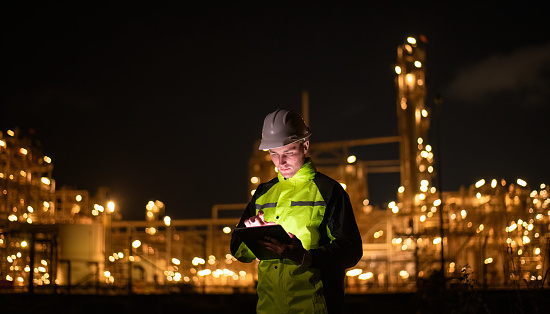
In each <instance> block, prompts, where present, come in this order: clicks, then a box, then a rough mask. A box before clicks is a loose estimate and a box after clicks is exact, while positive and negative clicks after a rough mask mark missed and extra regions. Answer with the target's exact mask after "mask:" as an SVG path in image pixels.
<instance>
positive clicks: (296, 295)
mask: <svg viewBox="0 0 550 314" xmlns="http://www.w3.org/2000/svg"><path fill="white" fill-rule="evenodd" d="M310 135H311V132H310V130H309V128H308V127H307V126H306V125H305V123H304V121H303V119H302V117H301V116H300V115H299V114H298V113H297V112H295V111H289V110H286V109H278V110H276V111H274V112H272V113H270V114H268V115H267V116H266V118H265V120H264V125H263V130H262V141H261V143H260V147H259V149H260V150H266V149H267V150H269V154H270V156H271V160H272V161H273V163H274V165H275V166H276V167H277V170H278V177H277V178H274V179H272V180H271V181H269V182H266V183H262V184H260V185H259V186H258V188H257V189H256V192H255V193H254V195H253V197H252V200H251V201H250V203H249V204H248V206H247V208H246V210H245V211H244V213H243V215H242V218H241V220H240V222H239V224H238V227H245V226H246V227H251V226H257V225H269V224H279V225H281V226H283V228H284V229H285V230H286V231H287V232H288V233H289V235H290V237H291V238H292V242H291V243H290V244H283V243H280V242H278V241H276V240H275V239H271V238H266V239H265V241H263V242H262V243H263V245H265V247H266V248H267V249H268V250H270V251H273V252H275V253H277V254H278V255H279V256H281V258H280V259H268V260H261V261H260V262H259V265H258V285H257V290H256V291H257V295H258V304H257V307H256V310H257V312H258V313H277V314H279V313H339V312H341V311H342V307H343V303H344V278H345V269H346V268H349V267H353V266H354V265H355V264H356V263H357V262H358V261H359V260H360V259H361V257H362V255H363V249H362V242H361V235H360V234H359V230H358V228H357V223H356V221H355V216H354V214H353V209H352V206H351V203H350V200H349V196H348V194H347V193H346V191H344V189H343V188H342V186H341V185H340V184H339V183H338V182H336V181H335V180H333V179H332V178H330V177H328V176H326V175H324V174H322V173H320V172H317V171H316V169H315V166H314V165H313V162H312V160H311V159H310V158H309V157H306V153H307V151H308V149H309V136H310ZM231 253H232V254H233V256H234V257H235V258H237V259H238V260H239V261H241V262H245V263H249V262H252V261H254V260H255V259H256V256H255V255H254V253H252V251H251V250H250V249H249V248H248V247H247V246H246V244H245V243H243V242H242V241H241V239H240V238H239V237H238V236H237V235H236V234H235V233H234V234H233V235H232V239H231Z"/></svg>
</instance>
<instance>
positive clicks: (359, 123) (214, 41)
mask: <svg viewBox="0 0 550 314" xmlns="http://www.w3.org/2000/svg"><path fill="white" fill-rule="evenodd" d="M49 2H51V1H48V3H39V2H37V3H34V4H30V3H28V2H26V1H3V3H2V5H1V9H0V14H1V16H0V18H1V21H2V22H1V23H2V31H1V32H0V33H1V36H2V37H1V42H0V44H1V46H0V49H1V52H2V67H1V70H0V72H1V75H2V92H1V94H0V97H1V98H0V99H1V105H2V108H1V113H0V126H1V129H2V130H3V131H5V130H7V129H10V128H13V127H15V126H18V127H19V128H20V129H21V132H22V133H26V132H28V131H29V130H30V129H32V130H34V136H35V137H36V138H37V139H38V140H39V141H40V142H41V143H42V146H43V149H44V152H45V154H46V155H48V156H50V157H51V158H52V160H53V163H54V172H53V178H54V179H55V180H56V182H57V188H60V187H61V186H69V187H73V188H77V189H87V190H89V191H90V192H91V194H94V193H95V191H96V189H97V187H98V186H107V187H110V188H111V190H112V196H113V199H114V200H115V201H116V202H117V204H118V205H119V209H120V210H121V212H122V215H123V218H125V219H144V216H145V205H146V203H147V202H148V201H149V200H156V199H158V200H161V201H163V202H164V203H165V205H166V212H167V214H168V215H170V216H172V218H173V219H181V218H203V217H209V214H210V209H211V207H212V205H213V204H222V203H244V202H247V200H248V197H249V194H248V190H247V182H248V181H247V180H248V173H247V171H248V169H247V167H248V158H249V156H250V154H251V153H252V151H253V150H254V149H256V147H254V142H255V140H257V139H259V138H260V137H261V128H262V123H263V118H264V116H265V115H266V114H267V113H269V112H271V111H273V110H275V109H276V108H278V107H286V108H290V109H296V110H301V93H302V91H303V90H307V91H308V92H309V97H310V122H311V129H312V131H313V136H312V138H311V141H312V145H315V142H326V141H335V140H347V139H359V138H370V137H378V136H391V135H396V134H397V117H396V100H395V99H396V90H395V86H394V75H395V74H394V71H393V67H394V63H395V61H396V51H397V46H398V45H400V44H401V43H403V42H404V40H405V39H406V37H407V36H417V37H418V35H420V34H423V35H425V36H426V38H427V39H428V45H427V60H426V64H425V66H426V69H427V77H426V84H427V88H428V97H427V100H426V102H427V105H428V106H433V99H434V97H435V95H437V94H441V95H442V97H443V105H442V120H441V126H442V127H441V139H442V146H441V148H442V154H441V158H442V159H441V161H442V164H443V167H442V176H443V190H445V191H453V190H458V188H459V187H460V186H469V185H471V184H473V183H475V182H476V181H477V180H479V179H481V178H485V179H492V178H505V179H506V180H508V181H515V180H516V179H517V178H518V177H519V178H523V179H525V180H526V181H527V182H528V183H529V184H530V185H531V186H532V187H533V188H535V187H538V186H539V185H540V184H541V183H547V184H550V170H549V164H548V160H549V153H550V150H549V141H548V139H549V135H550V127H549V125H550V123H549V122H548V121H549V114H550V100H549V96H550V27H549V26H548V21H547V20H548V18H547V14H546V13H545V11H544V10H542V8H541V7H540V5H539V4H536V5H535V4H531V3H534V2H531V1H522V3H521V4H519V3H518V2H517V1H516V2H513V3H514V4H513V5H512V4H510V3H508V2H502V1H499V2H494V3H489V2H485V1H478V2H476V4H475V5H469V4H468V3H467V2H460V3H458V2H457V4H459V6H456V7H453V6H450V5H448V4H445V5H441V4H436V2H433V3H425V4H424V5H421V6H418V5H417V4H414V5H413V4H403V3H401V2H395V1H384V2H383V4H377V5H373V4H370V3H367V2H366V1H365V2H364V3H362V4H352V2H343V3H344V4H339V5H338V6H321V5H318V4H300V5H297V4H294V3H293V4H288V5H284V4H280V3H276V2H270V4H271V6H267V5H265V4H259V2H250V5H248V6H245V5H236V4H234V3H231V4H226V5H214V4H213V2H209V4H208V5H203V6H200V5H190V4H189V2H184V1H177V2H167V1H163V2H162V4H159V2H160V1H156V2H152V1H151V2H150V3H148V4H147V3H146V4H137V3H135V2H127V3H126V4H124V5H123V4H113V3H111V2H86V1H75V3H77V4H61V3H62V2H57V4H55V3H54V4H52V3H49ZM380 2H381V3H382V1H380ZM140 3H141V2H140ZM311 3H313V2H311ZM411 3H412V2H411ZM432 125H435V124H432ZM432 144H435V143H433V140H432ZM367 158H368V156H367ZM388 158H391V159H397V158H398V156H395V155H394V156H388ZM436 158H437V156H436ZM374 178H375V179H376V181H371V182H369V184H370V185H371V186H375V187H376V188H375V189H374V190H375V191H376V193H375V195H372V199H373V200H375V202H377V203H380V204H383V203H384V202H388V201H391V200H393V199H394V197H395V193H396V189H397V187H398V185H399V182H398V177H397V179H396V177H395V176H393V177H392V176H390V178H389V179H385V178H383V176H376V177H374ZM373 180H374V179H373Z"/></svg>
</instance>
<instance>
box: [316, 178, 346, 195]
mask: <svg viewBox="0 0 550 314" xmlns="http://www.w3.org/2000/svg"><path fill="white" fill-rule="evenodd" d="M313 182H315V184H316V185H317V188H318V189H319V192H320V193H321V195H323V198H325V200H329V199H330V198H331V197H332V195H333V193H342V192H345V191H344V188H343V187H342V185H341V184H340V183H338V181H336V180H334V179H333V178H331V177H329V176H327V175H326V174H324V173H322V172H317V173H316V174H315V177H314V178H313Z"/></svg>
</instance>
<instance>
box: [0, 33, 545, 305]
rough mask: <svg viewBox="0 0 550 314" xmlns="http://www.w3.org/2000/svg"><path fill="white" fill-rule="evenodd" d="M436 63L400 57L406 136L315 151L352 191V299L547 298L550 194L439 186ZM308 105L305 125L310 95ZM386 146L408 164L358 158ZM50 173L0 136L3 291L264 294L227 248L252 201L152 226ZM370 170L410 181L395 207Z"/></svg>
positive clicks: (399, 99)
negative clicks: (446, 293) (503, 293)
mask: <svg viewBox="0 0 550 314" xmlns="http://www.w3.org/2000/svg"><path fill="white" fill-rule="evenodd" d="M425 58H426V56H425V48H424V47H423V42H422V40H421V39H418V40H417V39H415V38H412V37H409V38H407V39H406V41H404V43H403V44H402V45H400V46H399V47H398V49H397V61H396V63H395V84H396V90H397V91H398V93H397V95H396V114H397V117H398V132H399V135H397V136H387V137H378V138H365V139H354V140H349V141H336V142H325V143H315V142H314V143H312V144H311V151H310V155H311V157H312V159H313V160H314V162H315V164H316V166H317V168H318V170H319V171H320V172H323V173H325V174H327V175H329V176H331V177H332V178H334V179H335V180H337V181H338V182H340V183H341V184H342V185H343V186H344V188H345V189H346V191H347V192H348V194H349V195H350V199H351V201H352V204H353V206H354V211H355V216H356V220H357V223H358V226H359V229H360V231H361V235H362V239H363V258H362V259H361V261H360V262H359V263H358V264H357V265H356V266H355V267H354V268H352V269H349V270H348V271H347V280H346V286H347V287H346V292H347V293H348V294H369V293H402V292H414V291H417V289H418V288H419V286H421V285H422V284H423V283H424V282H426V281H429V280H430V278H433V276H441V277H442V278H443V279H444V282H445V285H446V286H447V287H453V286H457V285H463V284H465V282H470V283H474V286H475V287H476V288H483V289H532V288H548V287H549V286H550V283H549V281H548V278H547V276H546V275H547V273H548V270H549V268H550V264H549V261H548V253H549V242H548V238H549V237H550V230H549V228H550V206H549V205H550V187H549V186H548V185H545V184H544V183H536V185H531V184H533V183H528V182H525V181H524V180H522V179H521V178H508V179H506V180H505V179H503V178H485V179H483V180H480V181H478V182H472V184H471V186H469V187H464V188H461V189H460V190H459V191H441V190H440V189H439V188H438V185H439V183H440V182H441V178H440V177H439V178H438V174H439V173H438V169H440V165H439V164H438V151H437V149H438V148H439V146H438V143H437V140H438V139H437V138H436V139H430V136H428V131H429V130H430V122H434V123H436V122H437V111H438V107H437V106H438V105H439V104H438V99H436V101H435V107H434V106H429V105H428V104H427V101H426V79H425V68H424V66H425V63H426V60H425ZM302 96H303V97H302V106H303V113H304V119H306V123H307V117H308V111H309V101H308V95H307V93H304V94H303V95H302ZM432 116H434V118H433V120H432ZM434 140H435V141H434ZM431 141H434V142H431ZM382 144H384V145H396V147H397V148H398V151H399V154H398V155H396V156H395V158H394V159H391V160H369V159H360V158H357V157H356V156H353V155H351V154H350V150H351V149H353V148H356V147H370V148H372V149H376V147H377V145H382ZM255 145H256V147H257V143H256V144H255ZM53 165H54V163H53V161H52V159H51V158H50V157H48V156H46V155H44V152H43V149H42V148H41V147H39V146H38V145H36V143H34V142H33V139H32V138H31V137H27V136H22V135H21V132H20V131H19V130H17V129H14V130H4V131H3V132H2V133H0V184H1V191H2V194H1V196H0V293H23V292H24V293H36V294H57V293H70V294H106V295H119V294H166V293H186V292H193V293H200V294H234V293H250V294H254V293H255V284H256V281H257V272H256V266H257V264H256V263H250V264H243V263H240V262H238V261H236V259H234V258H233V257H232V256H231V254H230V251H229V242H230V239H231V233H232V228H233V227H234V226H235V225H236V224H237V222H238V220H239V218H240V214H241V212H242V210H243V209H244V207H245V206H246V204H219V205H215V206H213V208H212V212H211V218H209V219H189V220H175V219H171V218H170V217H169V216H168V215H167V214H166V210H165V206H164V204H163V202H162V200H154V201H151V202H149V203H148V204H143V211H144V213H145V217H146V219H145V220H143V221H127V220H124V219H123V217H121V215H120V214H119V212H118V211H117V204H116V203H114V202H113V201H112V200H111V199H110V197H109V190H108V189H107V188H101V189H99V190H98V191H96V192H95V194H91V193H90V191H86V190H72V189H70V188H66V187H62V188H59V189H58V188H56V184H55V183H56V182H55V179H54V178H53V177H52V171H53ZM373 173H376V174H384V173H395V174H399V175H400V181H401V184H400V185H399V186H396V187H395V189H396V190H395V200H394V201H393V202H390V203H389V204H388V206H387V207H384V208H379V207H378V206H373V205H371V204H370V202H369V186H370V185H372V184H376V182H369V180H368V176H369V174H373ZM274 176H276V169H275V168H274V166H273V164H272V162H271V160H270V157H269V155H268V154H267V153H266V152H264V151H255V153H254V154H253V155H252V156H251V157H250V160H249V178H250V181H249V183H248V184H249V190H250V191H251V193H253V191H254V189H255V187H256V186H257V185H258V184H260V183H261V182H266V181H268V180H270V179H271V178H272V177H274Z"/></svg>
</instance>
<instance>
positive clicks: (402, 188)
mask: <svg viewBox="0 0 550 314" xmlns="http://www.w3.org/2000/svg"><path fill="white" fill-rule="evenodd" d="M397 192H398V193H403V192H405V187H404V186H400V187H399V188H398V189H397Z"/></svg>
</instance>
